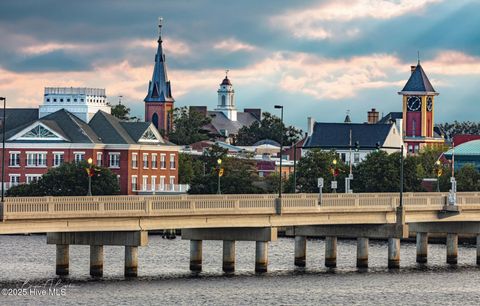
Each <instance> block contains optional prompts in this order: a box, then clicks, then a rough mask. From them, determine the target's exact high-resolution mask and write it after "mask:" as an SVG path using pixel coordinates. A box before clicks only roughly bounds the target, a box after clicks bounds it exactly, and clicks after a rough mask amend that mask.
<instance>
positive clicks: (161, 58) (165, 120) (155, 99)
mask: <svg viewBox="0 0 480 306" xmlns="http://www.w3.org/2000/svg"><path fill="white" fill-rule="evenodd" d="M162 26H163V18H159V19H158V47H157V53H156V54H155V66H154V68H153V75H152V80H151V81H150V82H149V84H148V93H147V96H146V97H145V99H144V100H143V101H145V121H150V122H152V123H153V124H154V125H155V127H156V128H157V129H158V130H163V131H164V135H165V136H167V137H168V132H169V131H170V130H171V129H172V122H173V118H172V110H173V103H174V102H175V99H174V98H173V97H172V88H171V86H170V81H169V80H168V76H167V64H166V62H165V54H164V53H163V46H162Z"/></svg>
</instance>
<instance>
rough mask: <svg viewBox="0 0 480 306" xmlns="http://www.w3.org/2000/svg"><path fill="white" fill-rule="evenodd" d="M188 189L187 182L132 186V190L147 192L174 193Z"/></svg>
mask: <svg viewBox="0 0 480 306" xmlns="http://www.w3.org/2000/svg"><path fill="white" fill-rule="evenodd" d="M189 189H190V185H188V184H163V185H161V184H157V185H152V184H146V185H142V184H137V185H136V186H134V188H133V191H135V192H141V193H147V192H162V193H163V192H174V193H187V191H188V190H189Z"/></svg>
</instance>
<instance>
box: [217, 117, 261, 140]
mask: <svg viewBox="0 0 480 306" xmlns="http://www.w3.org/2000/svg"><path fill="white" fill-rule="evenodd" d="M208 115H209V116H210V117H211V118H212V121H211V122H210V124H209V125H210V126H213V127H214V128H215V130H216V131H217V133H218V134H220V131H221V130H226V131H228V134H237V133H238V130H240V129H241V128H242V127H244V126H250V125H251V124H252V123H254V122H256V121H257V122H258V121H259V120H258V119H257V118H256V117H255V116H254V115H252V114H251V113H247V112H237V121H232V120H230V119H228V117H227V116H226V115H225V114H224V113H223V112H222V111H208ZM227 136H228V135H227Z"/></svg>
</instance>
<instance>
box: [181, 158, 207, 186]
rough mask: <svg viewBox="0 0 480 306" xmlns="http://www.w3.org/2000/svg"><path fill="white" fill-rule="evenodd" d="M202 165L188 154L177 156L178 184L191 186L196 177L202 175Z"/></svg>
mask: <svg viewBox="0 0 480 306" xmlns="http://www.w3.org/2000/svg"><path fill="white" fill-rule="evenodd" d="M203 165H204V163H203V162H202V161H201V160H199V159H198V158H195V156H193V155H190V154H184V153H180V154H179V155H178V182H179V184H191V182H192V180H193V179H194V178H195V176H197V175H203V173H204V171H203V170H204V169H203Z"/></svg>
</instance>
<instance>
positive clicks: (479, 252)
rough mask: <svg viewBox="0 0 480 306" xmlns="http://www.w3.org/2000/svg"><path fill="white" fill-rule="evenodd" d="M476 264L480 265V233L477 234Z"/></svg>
mask: <svg viewBox="0 0 480 306" xmlns="http://www.w3.org/2000/svg"><path fill="white" fill-rule="evenodd" d="M477 265H480V235H478V236H477Z"/></svg>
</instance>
